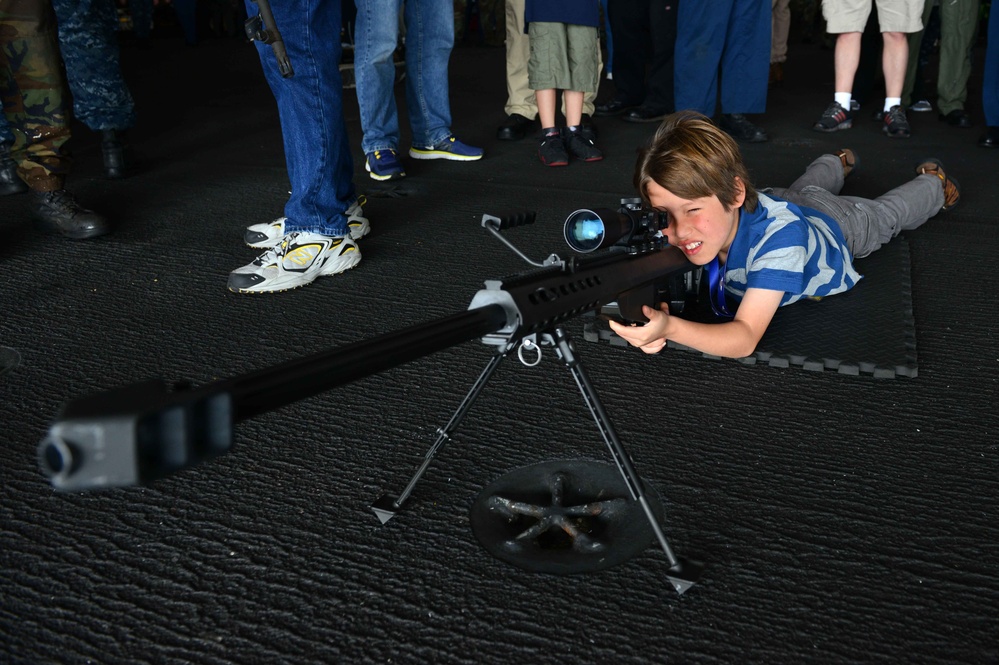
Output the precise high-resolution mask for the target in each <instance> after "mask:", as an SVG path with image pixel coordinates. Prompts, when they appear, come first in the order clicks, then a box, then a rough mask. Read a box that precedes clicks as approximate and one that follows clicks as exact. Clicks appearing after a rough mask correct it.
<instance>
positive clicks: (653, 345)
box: [609, 303, 669, 353]
mask: <svg viewBox="0 0 999 665" xmlns="http://www.w3.org/2000/svg"><path fill="white" fill-rule="evenodd" d="M642 314H644V315H645V318H647V319H648V320H649V322H648V323H646V324H645V325H644V326H639V325H637V324H631V325H624V324H621V323H618V322H616V321H610V322H609V325H610V328H611V330H613V331H614V332H615V333H616V334H617V335H618V336H619V337H620V338H621V339H623V340H624V341H626V342H628V344H631V345H632V346H637V347H638V348H640V349H641V350H642V351H644V352H645V353H659V352H660V351H662V350H663V347H664V346H666V328H667V326H669V305H667V304H666V303H660V305H659V309H652V308H651V307H649V306H648V305H643V306H642Z"/></svg>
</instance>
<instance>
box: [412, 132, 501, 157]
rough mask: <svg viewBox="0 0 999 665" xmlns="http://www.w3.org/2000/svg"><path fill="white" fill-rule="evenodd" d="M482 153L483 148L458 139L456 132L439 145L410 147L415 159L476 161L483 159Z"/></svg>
mask: <svg viewBox="0 0 999 665" xmlns="http://www.w3.org/2000/svg"><path fill="white" fill-rule="evenodd" d="M482 153H483V151H482V148H473V147H472V146H470V145H465V144H464V143H462V142H461V141H459V140H458V139H456V138H455V137H454V134H452V135H451V136H449V137H447V138H446V139H444V140H443V141H441V142H440V143H438V144H437V145H430V146H426V147H417V146H415V145H414V146H413V147H412V148H410V149H409V156H410V157H412V158H413V159H450V160H453V161H456V162H474V161H475V160H477V159H482Z"/></svg>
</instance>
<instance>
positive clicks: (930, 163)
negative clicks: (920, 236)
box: [916, 157, 961, 212]
mask: <svg viewBox="0 0 999 665" xmlns="http://www.w3.org/2000/svg"><path fill="white" fill-rule="evenodd" d="M916 173H918V174H919V175H935V176H936V177H938V178H940V182H942V183H943V191H944V203H943V206H941V207H940V210H941V212H947V211H948V210H953V208H954V206H956V205H957V204H958V203H960V201H961V185H959V184H958V182H957V180H954V178H951V177H950V176H948V175H947V173H946V172H945V171H944V165H943V163H942V162H941V161H940V160H939V159H936V158H935V157H928V158H927V159H924V160H923V161H922V162H920V163H919V166H917V167H916Z"/></svg>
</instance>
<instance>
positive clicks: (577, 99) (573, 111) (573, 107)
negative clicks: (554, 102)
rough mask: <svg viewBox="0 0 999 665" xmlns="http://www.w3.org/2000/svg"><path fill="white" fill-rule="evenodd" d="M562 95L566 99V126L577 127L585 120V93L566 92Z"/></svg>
mask: <svg viewBox="0 0 999 665" xmlns="http://www.w3.org/2000/svg"><path fill="white" fill-rule="evenodd" d="M562 94H563V95H564V97H565V124H567V125H568V126H570V127H575V126H576V125H578V124H579V123H580V121H581V120H582V119H583V93H582V92H578V91H575V90H566V91H565V92H563V93H562ZM548 126H549V127H550V126H551V125H548Z"/></svg>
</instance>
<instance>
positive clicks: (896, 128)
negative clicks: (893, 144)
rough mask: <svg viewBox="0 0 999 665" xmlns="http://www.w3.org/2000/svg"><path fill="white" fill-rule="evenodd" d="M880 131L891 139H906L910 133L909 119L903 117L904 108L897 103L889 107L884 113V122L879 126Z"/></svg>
mask: <svg viewBox="0 0 999 665" xmlns="http://www.w3.org/2000/svg"><path fill="white" fill-rule="evenodd" d="M881 131H883V132H884V133H885V135H887V136H889V137H891V138H893V139H907V138H909V136H910V135H911V132H910V131H909V120H908V119H907V118H906V117H905V109H903V108H902V107H901V106H900V105H899V104H896V105H895V106H893V107H891V109H889V110H888V113H885V124H884V125H882V126H881Z"/></svg>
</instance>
